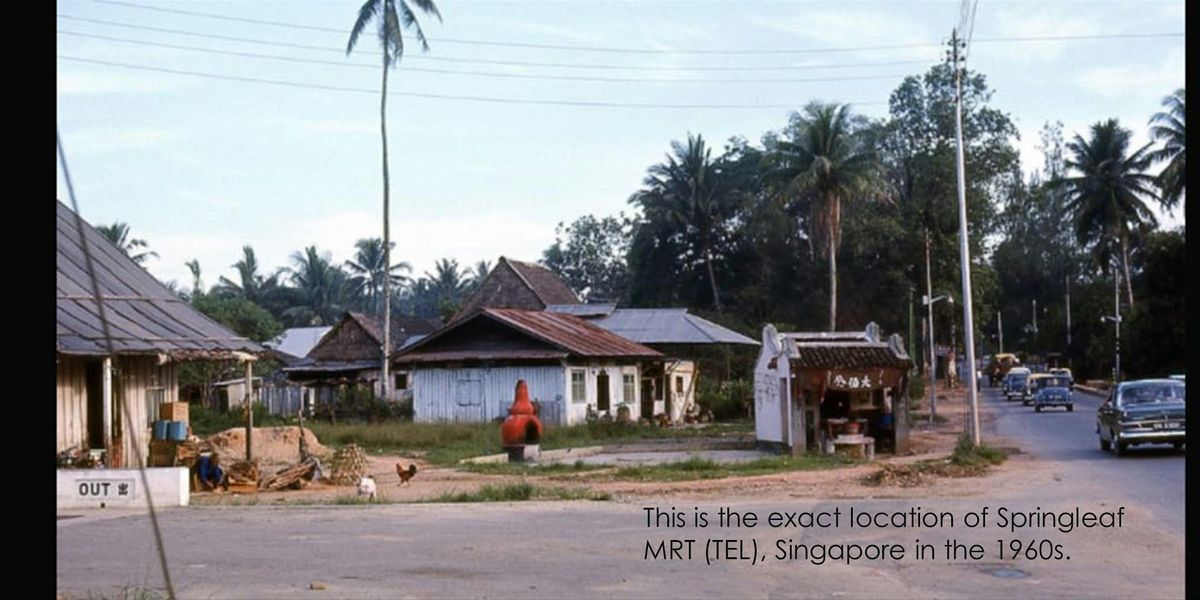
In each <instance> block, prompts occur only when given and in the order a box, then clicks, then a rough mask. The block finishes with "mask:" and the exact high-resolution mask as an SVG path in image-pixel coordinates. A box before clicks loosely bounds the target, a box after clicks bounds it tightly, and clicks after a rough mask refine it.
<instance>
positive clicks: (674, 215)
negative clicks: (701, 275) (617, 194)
mask: <svg viewBox="0 0 1200 600" xmlns="http://www.w3.org/2000/svg"><path fill="white" fill-rule="evenodd" d="M671 152H672V154H668V155H667V160H666V162H663V163H660V164H657V165H654V166H652V167H650V168H649V169H647V170H646V178H645V179H643V180H642V184H643V185H644V186H645V187H644V188H643V189H641V190H639V191H637V192H634V194H633V195H632V196H630V197H629V202H630V203H631V204H637V205H639V206H641V208H642V211H643V212H644V213H645V216H646V218H648V219H651V220H661V221H662V222H665V223H668V224H669V225H670V226H672V227H675V228H677V229H678V230H679V232H680V233H681V234H682V235H683V238H684V239H685V240H686V241H687V244H686V245H687V246H688V247H689V249H690V254H691V256H690V257H688V258H689V259H690V261H691V262H693V263H701V262H702V263H704V268H705V270H706V272H707V275H708V285H709V288H711V291H712V301H713V307H714V308H715V309H716V310H717V312H718V313H721V312H722V308H721V294H720V291H719V289H718V287H717V276H716V273H715V271H714V270H713V261H714V259H715V257H714V251H715V250H716V246H717V244H718V242H719V241H720V239H721V237H722V236H723V235H724V232H725V228H726V224H727V222H728V220H729V218H730V212H731V209H732V198H733V197H732V193H731V192H732V190H731V189H730V188H729V186H728V185H727V184H728V181H727V179H728V178H727V177H725V176H724V174H723V172H722V171H721V168H720V166H719V165H718V164H717V163H716V162H715V161H713V159H712V156H711V154H712V150H711V149H710V148H708V147H707V146H706V145H705V143H704V138H703V136H699V135H697V136H695V137H693V136H692V135H691V134H690V133H689V134H688V140H687V146H684V145H683V144H681V143H679V142H678V141H672V142H671Z"/></svg>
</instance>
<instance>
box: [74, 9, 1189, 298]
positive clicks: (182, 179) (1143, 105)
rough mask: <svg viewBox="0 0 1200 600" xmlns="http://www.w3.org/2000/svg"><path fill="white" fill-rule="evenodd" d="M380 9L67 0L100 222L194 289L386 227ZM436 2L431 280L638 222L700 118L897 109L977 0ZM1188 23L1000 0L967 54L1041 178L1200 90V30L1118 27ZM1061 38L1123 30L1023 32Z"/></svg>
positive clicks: (428, 120) (1178, 219)
mask: <svg viewBox="0 0 1200 600" xmlns="http://www.w3.org/2000/svg"><path fill="white" fill-rule="evenodd" d="M359 4H360V3H358V2H353V1H351V2H343V1H340V0H338V1H335V0H328V1H321V2H295V1H286V2H285V1H282V0H278V1H270V2H267V1H244V2H228V1H224V2H199V1H196V2H156V1H154V0H128V1H125V0H103V1H99V0H60V1H59V2H58V3H57V15H58V18H57V46H58V71H57V121H58V128H59V132H60V134H61V138H62V142H63V145H64V148H65V150H66V153H67V157H68V160H69V168H70V171H71V176H72V179H73V183H74V186H75V189H76V193H77V194H78V200H79V203H80V211H81V212H82V214H83V216H84V218H85V219H87V220H88V221H89V222H91V223H92V224H95V225H102V224H109V223H112V222H114V221H123V222H126V223H128V224H129V225H130V229H131V232H132V235H133V237H136V238H142V239H145V240H146V241H147V242H148V243H149V246H150V248H151V249H152V250H154V251H155V252H157V253H158V258H151V259H149V260H148V261H147V262H146V263H145V266H146V268H147V269H148V270H149V271H150V272H151V273H153V274H154V275H155V276H157V277H158V278H159V279H162V280H163V281H172V280H174V281H176V282H177V283H178V284H180V286H181V288H184V289H187V288H190V287H191V276H190V274H189V272H188V270H187V268H186V267H185V266H184V263H185V262H187V261H189V260H192V259H198V260H199V262H200V265H201V267H202V273H203V283H204V285H205V286H209V285H212V284H214V283H216V282H217V279H218V277H219V276H222V275H224V276H227V277H231V278H234V270H233V268H232V265H233V264H234V262H236V261H237V260H239V259H240V258H241V253H242V250H241V248H242V246H244V245H246V244H250V245H252V246H253V247H254V249H255V252H256V254H257V256H258V260H259V263H260V264H261V265H264V267H266V268H267V269H268V270H272V269H274V268H275V267H282V266H287V265H288V264H290V259H289V257H290V256H291V255H292V254H293V253H294V252H296V251H298V250H301V249H302V248H304V247H306V246H310V245H316V246H317V247H318V248H319V249H320V250H322V251H329V252H331V254H332V257H333V259H334V260H335V261H338V262H340V261H343V260H346V259H349V258H351V256H352V254H353V252H354V243H355V241H356V240H358V239H360V238H365V237H382V212H383V209H382V176H381V172H380V166H381V148H380V135H379V127H380V123H379V108H380V107H379V100H380V98H379V91H378V90H379V86H380V79H381V69H380V66H379V63H380V58H379V56H380V55H379V47H378V43H377V42H376V40H375V39H374V38H373V37H372V36H373V34H374V31H373V30H368V31H366V32H365V33H364V37H363V38H362V39H361V41H360V42H359V46H358V47H357V48H356V49H355V51H354V53H353V54H351V55H350V56H346V53H345V48H346V41H347V37H348V33H349V30H350V28H351V26H352V24H353V22H354V18H355V16H356V15H357V12H358V7H359ZM437 5H438V7H439V9H440V12H441V15H442V20H441V22H439V21H438V20H437V19H436V18H434V17H431V16H428V15H419V20H420V22H421V24H422V27H423V29H424V32H425V35H426V37H427V38H428V41H429V46H430V49H429V51H428V52H422V51H421V48H420V45H419V43H418V42H417V41H416V39H415V38H414V37H412V36H411V35H410V34H408V33H406V47H405V52H404V55H403V58H402V60H401V62H400V64H399V66H398V67H397V68H396V69H395V70H393V71H392V72H391V73H390V80H389V91H390V92H393V94H392V95H391V96H390V97H389V99H388V109H387V119H388V143H389V153H390V163H389V164H390V167H391V207H392V208H391V217H390V223H391V230H392V237H393V239H394V240H395V242H396V249H395V250H394V251H393V261H399V260H403V261H407V262H408V263H410V264H411V265H412V266H413V272H414V275H418V276H419V275H421V274H423V273H424V272H426V271H432V270H433V265H434V262H435V261H436V260H437V259H439V258H443V257H448V258H454V259H456V260H458V262H459V264H460V265H463V266H469V265H473V264H475V263H476V262H477V261H480V260H488V261H493V262H494V261H495V260H496V258H497V257H499V256H502V255H503V256H509V257H512V258H515V259H520V260H529V261H535V260H538V259H539V258H540V257H541V254H542V251H543V250H544V249H545V248H546V247H548V246H549V245H551V244H552V243H553V242H554V237H555V226H556V225H557V224H559V223H560V222H565V223H570V222H571V221H572V220H574V219H575V218H577V217H579V216H582V215H585V214H589V213H591V214H595V215H597V216H605V215H615V214H617V213H618V212H621V211H624V212H625V213H626V214H630V213H631V212H632V210H631V207H630V205H629V204H628V198H629V196H630V195H631V194H632V193H633V192H635V191H637V190H638V189H639V187H640V184H641V180H642V178H643V176H644V175H645V171H646V168H647V167H649V166H650V165H653V164H655V163H657V162H660V161H661V160H663V158H664V155H665V153H666V152H668V151H669V149H670V142H671V141H672V140H684V139H686V137H687V135H688V134H689V133H693V134H702V135H703V136H704V137H705V139H706V140H708V141H709V143H710V144H711V145H712V146H714V148H715V151H716V152H719V151H720V149H721V148H722V147H723V145H724V142H725V141H726V140H728V139H729V138H730V137H732V136H743V137H745V138H747V139H748V140H750V141H751V142H752V143H756V144H757V143H758V142H759V140H760V138H761V136H762V135H763V134H764V133H766V132H768V131H771V130H778V129H780V128H782V127H783V126H784V125H786V124H787V119H788V115H789V114H790V113H791V112H792V111H793V110H796V109H799V108H801V107H802V106H803V105H804V104H806V103H807V102H808V101H810V100H814V99H819V100H824V101H839V102H849V103H851V104H852V106H853V108H854V110H855V111H856V112H858V113H861V114H865V115H867V116H870V117H873V118H879V117H883V116H885V115H886V113H887V100H888V96H889V94H890V93H891V91H892V90H894V89H895V88H896V86H897V85H898V84H899V83H900V81H901V80H902V79H903V78H904V77H905V76H907V75H919V74H921V73H924V72H925V71H927V70H928V69H929V67H930V66H932V65H934V64H936V63H937V62H938V61H940V60H941V57H942V56H943V53H944V51H945V47H944V46H938V44H941V43H942V42H944V41H945V40H946V39H948V37H949V35H950V31H951V30H952V29H953V28H954V27H955V25H957V24H958V21H959V17H960V2H759V3H753V2H695V1H675V2H607V1H602V0H589V1H542V2H530V1H519V0H517V1H498V0H497V1H454V0H442V1H440V2H437ZM187 13H195V14H187ZM206 15H215V17H214V16H206ZM216 17H221V18H216ZM280 23H282V24H283V25H280ZM1183 31H1184V3H1183V2H1182V1H1173V2H996V1H988V0H984V1H983V2H979V3H978V4H977V9H976V13H975V19H974V27H973V35H972V43H971V47H970V54H969V59H968V67H969V68H971V69H973V70H977V71H979V72H981V73H982V74H984V75H985V76H986V77H987V81H988V84H989V86H990V87H991V89H992V90H993V91H994V95H993V97H992V101H991V106H993V107H995V108H998V109H1000V110H1002V111H1004V112H1006V113H1008V114H1009V115H1010V117H1011V118H1012V119H1013V121H1014V122H1015V124H1016V125H1017V127H1018V129H1019V130H1020V134H1021V139H1020V141H1019V142H1017V145H1018V148H1019V150H1020V153H1021V157H1022V163H1023V167H1024V168H1025V169H1026V170H1031V169H1036V168H1037V167H1038V166H1040V165H1041V163H1042V157H1041V155H1040V153H1039V152H1038V151H1037V148H1036V146H1037V144H1038V135H1037V134H1038V131H1039V130H1040V129H1041V127H1042V125H1043V124H1044V123H1046V122H1048V121H1062V122H1063V124H1064V133H1065V134H1066V135H1067V137H1071V136H1073V135H1074V134H1076V133H1081V134H1083V135H1085V137H1086V130H1087V128H1088V126H1089V125H1090V124H1092V123H1095V122H1097V121H1100V120H1102V119H1107V118H1117V119H1119V120H1120V122H1121V123H1122V125H1124V126H1126V127H1129V128H1130V129H1132V130H1133V132H1134V141H1135V143H1138V144H1142V143H1146V142H1148V141H1149V138H1148V135H1147V132H1146V123H1147V120H1148V119H1149V118H1150V116H1151V115H1152V114H1154V112H1156V111H1157V110H1159V109H1160V107H1161V106H1160V102H1161V100H1162V98H1163V97H1164V96H1166V95H1168V94H1169V93H1171V92H1172V91H1173V90H1175V89H1176V88H1179V87H1183V85H1184V70H1185V69H1184V41H1185V39H1184V37H1183V36H1162V37H1142V38H1131V37H1111V36H1122V35H1128V34H1177V33H1181V32H1183ZM1047 36H1057V37H1062V36H1075V37H1078V36H1110V37H1106V38H1102V39H1074V40H1053V41H1012V40H1011V38H1028V37H1047ZM998 38H1000V39H998ZM264 55H265V56H264ZM267 57H275V58H267ZM81 59H82V60H81ZM84 61H89V62H84ZM135 67H136V68H135ZM185 72H186V73H185ZM194 73H200V74H202V75H196V74H194ZM231 78H232V79H231ZM278 82H285V83H288V84H297V85H284V84H281V83H278ZM564 103H565V104H564ZM57 197H58V198H60V199H62V200H63V201H67V200H68V196H67V194H66V186H65V184H64V180H63V177H62V169H61V167H60V168H59V169H58V177H57ZM1160 221H1161V222H1162V223H1163V224H1164V225H1167V226H1173V225H1176V224H1181V223H1182V222H1183V211H1182V209H1176V211H1175V214H1174V215H1164V214H1161V213H1160Z"/></svg>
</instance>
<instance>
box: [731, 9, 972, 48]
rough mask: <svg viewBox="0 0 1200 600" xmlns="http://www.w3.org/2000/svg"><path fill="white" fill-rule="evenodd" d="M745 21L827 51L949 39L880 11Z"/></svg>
mask: <svg viewBox="0 0 1200 600" xmlns="http://www.w3.org/2000/svg"><path fill="white" fill-rule="evenodd" d="M746 21H747V22H749V23H751V24H753V25H757V26H759V27H763V28H765V29H769V30H772V31H777V32H780V33H788V34H793V35H799V36H802V37H804V38H807V39H809V40H812V41H813V42H816V44H815V45H814V46H821V47H828V48H854V47H862V46H906V45H917V44H922V45H924V44H937V43H938V41H939V40H940V39H941V38H942V37H945V36H946V34H945V33H944V32H941V33H939V32H935V31H933V30H931V29H929V28H928V27H927V26H926V25H925V24H924V23H922V22H920V21H915V20H912V19H909V18H906V17H904V16H902V15H898V14H895V13H892V12H883V11H878V10H877V11H863V10H847V9H839V10H836V11H822V10H804V11H802V12H799V13H796V14H793V15H791V16H787V17H780V18H770V17H764V16H759V15H754V16H749V17H746ZM948 30H949V28H948V27H947V31H948ZM938 52H939V50H938V49H937V48H936V47H934V46H932V45H931V46H929V47H921V48H900V49H889V50H881V51H870V50H863V51H859V52H856V53H855V54H857V55H859V56H861V57H872V58H888V59H893V60H894V59H897V58H920V59H926V58H936V57H937V56H938ZM838 56H841V55H840V54H839V55H838Z"/></svg>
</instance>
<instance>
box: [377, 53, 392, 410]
mask: <svg viewBox="0 0 1200 600" xmlns="http://www.w3.org/2000/svg"><path fill="white" fill-rule="evenodd" d="M387 82H388V55H387V50H386V49H385V50H384V54H383V91H382V93H381V94H380V95H379V134H380V138H382V140H383V269H384V276H383V348H382V354H383V360H382V363H383V364H382V365H381V366H380V369H379V372H380V379H379V392H380V393H381V394H382V395H383V398H384V399H385V400H386V399H387V398H388V388H389V387H390V386H389V385H388V384H389V383H390V380H389V378H388V351H389V350H391V348H392V344H391V334H392V322H391V321H392V318H391V313H392V311H391V293H390V292H391V290H390V286H389V285H388V277H387V268H388V266H390V265H391V264H392V260H391V258H392V257H391V231H390V229H389V227H388V209H389V206H388V183H389V182H388V146H387Z"/></svg>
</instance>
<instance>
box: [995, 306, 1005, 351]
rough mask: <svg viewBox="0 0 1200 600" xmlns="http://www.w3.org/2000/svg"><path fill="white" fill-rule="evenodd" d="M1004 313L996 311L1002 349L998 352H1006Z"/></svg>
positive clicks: (997, 332) (997, 331)
mask: <svg viewBox="0 0 1200 600" xmlns="http://www.w3.org/2000/svg"><path fill="white" fill-rule="evenodd" d="M1003 314H1004V313H1002V312H1000V311H996V334H997V335H999V336H1000V351H999V352H998V353H997V354H1004V319H1003V318H1002V315H1003Z"/></svg>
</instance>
